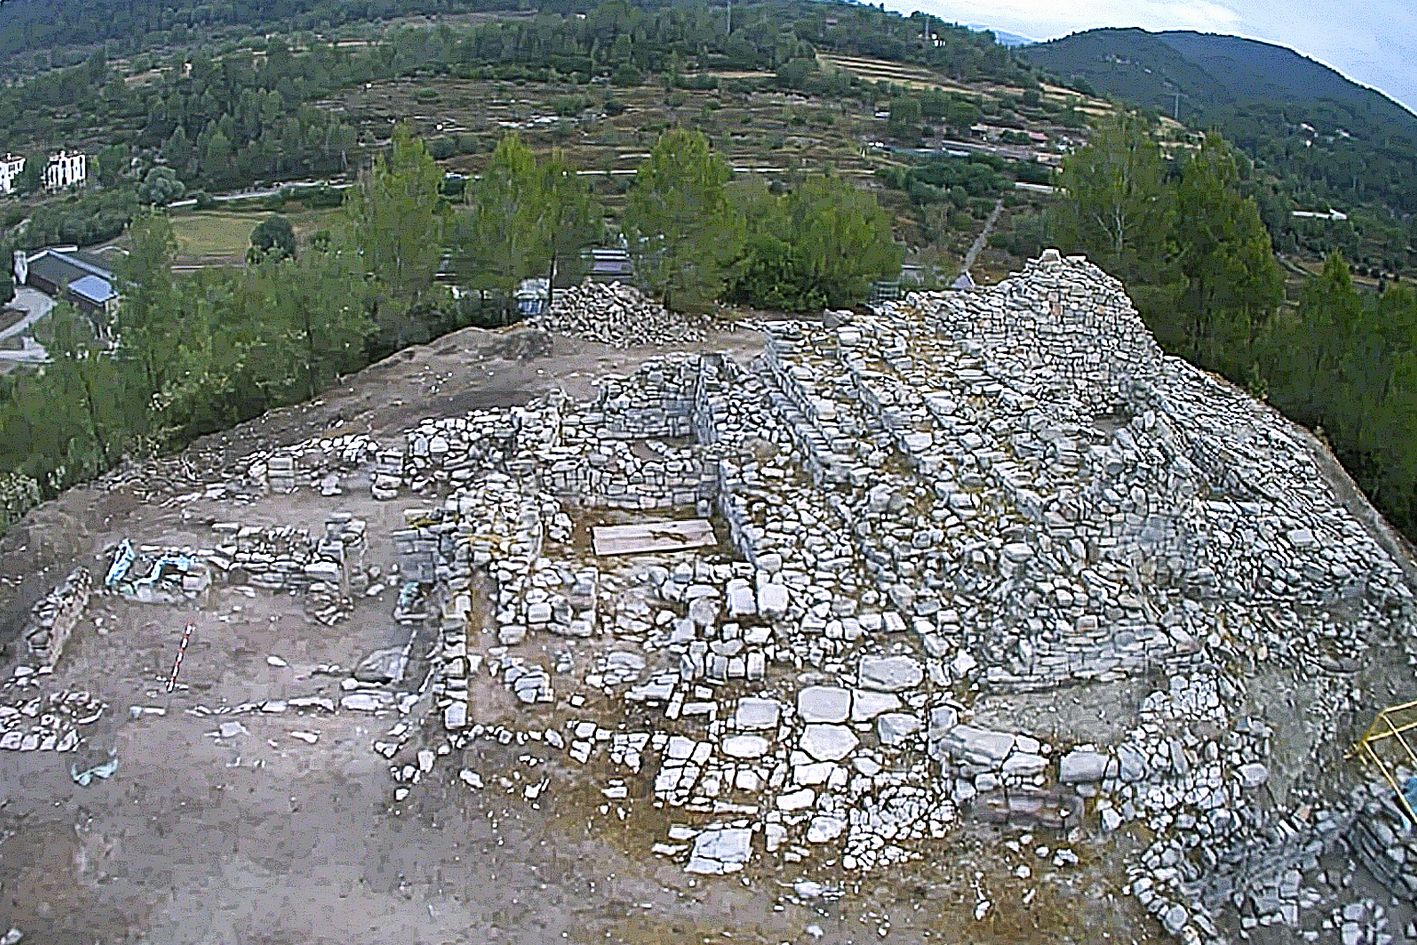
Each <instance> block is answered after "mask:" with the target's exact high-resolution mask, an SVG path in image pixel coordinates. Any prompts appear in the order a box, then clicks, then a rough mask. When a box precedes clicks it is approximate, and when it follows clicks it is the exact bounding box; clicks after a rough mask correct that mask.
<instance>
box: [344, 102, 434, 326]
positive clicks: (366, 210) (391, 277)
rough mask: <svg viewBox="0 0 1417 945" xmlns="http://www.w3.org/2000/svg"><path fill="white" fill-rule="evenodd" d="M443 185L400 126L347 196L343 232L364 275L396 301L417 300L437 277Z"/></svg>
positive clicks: (427, 157) (425, 152) (421, 150)
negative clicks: (380, 286) (441, 189)
mask: <svg viewBox="0 0 1417 945" xmlns="http://www.w3.org/2000/svg"><path fill="white" fill-rule="evenodd" d="M442 182H443V174H442V172H441V171H439V170H438V165H437V164H436V163H435V162H434V161H433V157H432V155H430V154H429V153H428V149H427V148H426V147H424V145H423V142H422V141H420V140H418V139H417V138H415V137H414V136H413V132H412V131H411V130H410V129H409V127H408V126H407V125H399V126H398V127H397V128H396V129H394V137H393V144H392V146H391V148H390V151H389V154H388V155H387V156H386V155H382V154H381V155H379V156H378V157H377V158H376V159H375V161H374V167H373V169H372V170H371V171H370V172H369V173H366V174H364V175H362V176H361V177H360V180H359V183H358V185H356V186H354V187H351V188H350V189H349V194H348V196H347V197H346V198H345V200H346V202H345V208H346V218H347V229H346V232H347V234H348V236H349V239H350V241H351V243H352V245H353V246H354V247H355V248H356V249H357V251H358V253H359V256H360V258H361V259H362V260H363V264H364V271H365V273H367V274H368V275H369V276H371V277H373V278H375V279H376V280H377V281H378V282H379V283H380V285H382V286H383V287H384V288H386V289H387V290H388V292H389V294H390V295H391V296H392V297H393V298H395V299H397V300H400V301H405V302H407V301H412V300H415V299H417V298H418V297H419V296H420V295H421V294H422V293H423V292H424V291H426V290H427V289H428V287H429V286H431V285H432V284H433V277H434V276H435V275H437V272H438V263H439V261H440V260H441V259H442V255H443V235H444V229H445V225H446V221H447V216H448V214H447V208H446V207H445V206H444V205H443V201H442V198H441V197H440V196H439V193H438V188H439V187H440V186H441V184H442Z"/></svg>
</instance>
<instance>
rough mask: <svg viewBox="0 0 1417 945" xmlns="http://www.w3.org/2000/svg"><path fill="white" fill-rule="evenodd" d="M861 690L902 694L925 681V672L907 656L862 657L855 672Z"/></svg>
mask: <svg viewBox="0 0 1417 945" xmlns="http://www.w3.org/2000/svg"><path fill="white" fill-rule="evenodd" d="M857 678H858V680H859V681H860V683H861V688H862V689H874V690H876V691H877V692H903V691H904V690H906V689H913V688H915V687H916V686H918V685H920V683H921V682H922V681H923V680H924V679H925V670H924V669H923V668H921V666H920V664H919V663H917V662H916V661H915V660H914V659H912V658H911V657H909V656H863V657H861V665H860V668H859V670H858V671H857Z"/></svg>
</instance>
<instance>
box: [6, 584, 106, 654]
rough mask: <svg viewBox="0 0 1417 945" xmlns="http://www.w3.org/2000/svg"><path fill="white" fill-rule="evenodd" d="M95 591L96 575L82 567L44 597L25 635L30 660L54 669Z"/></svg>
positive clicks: (37, 604)
mask: <svg viewBox="0 0 1417 945" xmlns="http://www.w3.org/2000/svg"><path fill="white" fill-rule="evenodd" d="M92 588H93V575H92V574H90V573H89V569H88V568H85V567H83V566H82V565H81V566H79V567H77V568H75V569H74V570H73V571H70V572H69V575H68V577H66V578H65V579H64V580H63V581H61V582H60V583H59V584H58V585H56V586H55V588H54V589H53V590H52V591H50V592H49V593H48V594H46V595H44V597H42V598H40V600H39V602H38V603H36V604H35V605H34V609H33V610H31V611H30V619H29V623H28V624H26V626H25V629H24V632H23V637H24V641H25V649H26V651H27V652H28V654H29V658H30V660H32V661H33V662H35V663H37V664H38V665H39V666H41V667H44V668H53V666H54V664H55V663H57V662H58V661H59V657H60V656H61V655H62V654H63V652H64V644H65V643H67V642H68V640H69V634H70V632H71V631H72V630H73V629H74V624H76V623H78V620H79V618H80V617H81V616H83V613H84V608H85V607H87V606H88V603H89V593H90V591H91V590H92Z"/></svg>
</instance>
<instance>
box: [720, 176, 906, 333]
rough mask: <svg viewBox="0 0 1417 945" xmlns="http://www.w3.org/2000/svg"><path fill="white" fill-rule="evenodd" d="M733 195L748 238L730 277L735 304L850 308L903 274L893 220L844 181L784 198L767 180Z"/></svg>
mask: <svg viewBox="0 0 1417 945" xmlns="http://www.w3.org/2000/svg"><path fill="white" fill-rule="evenodd" d="M729 194H730V202H731V205H732V209H733V213H734V215H735V216H736V217H737V218H738V219H739V220H741V221H742V225H743V227H744V230H745V233H746V239H745V241H744V244H743V252H742V254H741V255H740V256H739V258H738V259H737V260H736V261H735V263H734V265H733V268H732V272H731V282H730V287H729V297H731V298H733V299H734V300H735V301H739V302H745V303H748V304H751V305H755V306H758V307H760V308H771V309H784V310H787V311H799V312H802V311H811V310H813V309H821V308H822V307H824V306H842V305H848V304H851V303H853V302H861V301H863V300H864V299H865V298H866V295H867V293H868V290H869V289H870V285H871V283H872V282H873V281H875V280H877V279H882V278H886V277H891V276H896V275H898V274H899V273H900V263H901V258H902V255H903V251H902V250H901V248H900V247H899V246H898V245H896V243H895V242H894V240H893V239H892V236H891V221H890V217H889V215H887V214H886V212H885V211H884V210H882V209H881V207H880V205H879V204H878V203H877V202H876V200H875V198H874V197H872V196H871V195H870V194H868V193H866V192H865V191H862V190H859V189H857V188H855V187H853V186H851V185H850V184H848V183H846V182H844V181H842V180H841V179H840V178H837V177H832V176H816V177H810V178H808V179H807V180H805V181H803V183H802V184H801V185H799V186H798V187H797V188H796V189H795V190H793V191H792V192H791V193H790V194H786V195H784V196H780V197H779V196H776V195H774V194H773V193H772V192H771V191H769V189H768V187H767V185H766V184H764V183H763V182H762V181H761V180H760V179H750V180H746V181H735V182H734V183H733V184H731V185H730V188H729Z"/></svg>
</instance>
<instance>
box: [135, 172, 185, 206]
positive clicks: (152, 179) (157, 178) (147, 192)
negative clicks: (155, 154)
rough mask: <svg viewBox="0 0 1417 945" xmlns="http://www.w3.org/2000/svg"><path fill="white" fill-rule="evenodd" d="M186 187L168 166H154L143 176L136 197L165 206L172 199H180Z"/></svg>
mask: <svg viewBox="0 0 1417 945" xmlns="http://www.w3.org/2000/svg"><path fill="white" fill-rule="evenodd" d="M186 192H187V188H186V187H185V186H184V185H183V184H182V182H181V181H180V180H178V179H177V173H176V172H175V171H173V169H172V168H170V167H154V168H152V169H150V170H149V171H148V172H147V174H146V175H144V176H143V182H142V183H141V184H139V185H138V199H139V200H141V201H142V202H143V203H146V204H151V205H153V206H155V207H165V206H167V205H168V204H170V203H172V201H174V200H179V199H181V197H182V195H183V194H185V193H186Z"/></svg>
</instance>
